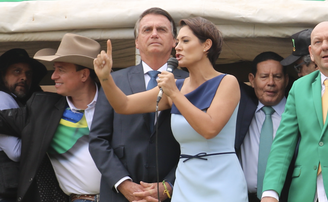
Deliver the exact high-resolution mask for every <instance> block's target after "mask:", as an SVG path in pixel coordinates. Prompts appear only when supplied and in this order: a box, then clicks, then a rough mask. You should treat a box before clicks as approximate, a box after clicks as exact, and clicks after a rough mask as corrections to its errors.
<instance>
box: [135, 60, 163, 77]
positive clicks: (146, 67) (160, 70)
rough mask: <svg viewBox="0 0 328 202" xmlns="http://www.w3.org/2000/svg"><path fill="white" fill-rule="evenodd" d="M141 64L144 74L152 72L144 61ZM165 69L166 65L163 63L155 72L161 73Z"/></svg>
mask: <svg viewBox="0 0 328 202" xmlns="http://www.w3.org/2000/svg"><path fill="white" fill-rule="evenodd" d="M141 62H142V68H143V71H144V74H147V73H148V72H149V71H153V69H152V68H151V67H149V65H147V64H146V63H145V62H144V61H141ZM166 68H167V63H165V64H164V65H163V66H161V67H160V68H159V69H158V70H157V71H159V72H162V71H165V70H166Z"/></svg>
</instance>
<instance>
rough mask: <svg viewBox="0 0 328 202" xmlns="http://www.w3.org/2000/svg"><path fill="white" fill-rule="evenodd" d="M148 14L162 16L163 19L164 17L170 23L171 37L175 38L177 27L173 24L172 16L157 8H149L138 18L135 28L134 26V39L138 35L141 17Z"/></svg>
mask: <svg viewBox="0 0 328 202" xmlns="http://www.w3.org/2000/svg"><path fill="white" fill-rule="evenodd" d="M148 14H154V15H162V16H164V17H166V18H167V19H168V20H169V21H170V23H171V27H172V35H173V37H174V38H177V27H176V26H175V22H174V20H173V18H172V16H171V15H170V14H169V13H168V12H167V11H165V10H163V9H161V8H158V7H153V8H149V9H147V10H145V11H144V12H143V13H142V14H141V15H140V16H139V18H138V20H137V22H136V24H135V26H134V38H135V39H136V38H137V37H138V34H139V25H140V21H141V20H142V18H143V17H145V16H146V15H148Z"/></svg>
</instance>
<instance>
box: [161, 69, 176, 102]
mask: <svg viewBox="0 0 328 202" xmlns="http://www.w3.org/2000/svg"><path fill="white" fill-rule="evenodd" d="M157 83H158V87H159V88H160V89H161V90H162V91H163V92H164V93H165V94H166V95H167V96H169V97H170V95H171V94H172V93H173V92H174V91H179V90H178V88H177V86H176V84H175V79H174V75H173V74H172V73H170V72H167V71H163V72H162V73H160V74H159V75H158V80H157Z"/></svg>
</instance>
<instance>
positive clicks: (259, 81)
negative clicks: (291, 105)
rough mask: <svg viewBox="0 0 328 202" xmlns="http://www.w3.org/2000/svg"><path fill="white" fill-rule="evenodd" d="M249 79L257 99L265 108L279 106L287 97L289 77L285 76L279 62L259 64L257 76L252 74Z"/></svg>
mask: <svg viewBox="0 0 328 202" xmlns="http://www.w3.org/2000/svg"><path fill="white" fill-rule="evenodd" d="M248 79H249V81H250V83H251V85H252V87H253V88H254V91H255V94H256V97H257V98H258V99H259V101H260V102H261V103H262V104H264V105H265V106H274V105H277V104H278V103H279V102H280V101H281V99H282V98H283V97H284V95H285V88H286V86H287V84H288V75H287V74H286V75H285V74H284V72H283V67H282V66H281V64H280V62H278V61H275V60H267V61H263V62H260V63H258V64H257V72H256V75H255V76H254V75H253V74H252V73H250V74H249V76H248Z"/></svg>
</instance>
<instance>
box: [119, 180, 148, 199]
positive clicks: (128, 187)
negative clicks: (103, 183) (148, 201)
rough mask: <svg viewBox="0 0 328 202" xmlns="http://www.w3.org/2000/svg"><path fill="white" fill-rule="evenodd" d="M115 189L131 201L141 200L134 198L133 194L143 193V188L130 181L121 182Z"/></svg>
mask: <svg viewBox="0 0 328 202" xmlns="http://www.w3.org/2000/svg"><path fill="white" fill-rule="evenodd" d="M117 189H118V190H119V191H120V192H121V193H122V194H123V195H124V197H125V198H126V199H127V200H129V201H130V202H131V201H139V200H142V197H138V196H135V195H134V194H133V193H135V192H143V191H144V190H143V187H142V186H141V185H140V184H137V183H134V182H131V181H130V180H125V181H124V182H122V183H121V184H120V185H119V186H118V187H117Z"/></svg>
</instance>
